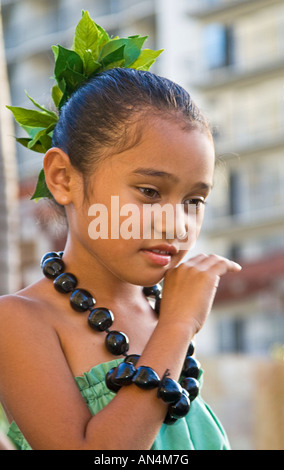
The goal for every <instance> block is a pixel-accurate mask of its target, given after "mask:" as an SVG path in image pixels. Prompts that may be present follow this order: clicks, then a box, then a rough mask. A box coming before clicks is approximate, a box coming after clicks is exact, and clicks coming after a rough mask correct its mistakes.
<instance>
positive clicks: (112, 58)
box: [101, 44, 125, 68]
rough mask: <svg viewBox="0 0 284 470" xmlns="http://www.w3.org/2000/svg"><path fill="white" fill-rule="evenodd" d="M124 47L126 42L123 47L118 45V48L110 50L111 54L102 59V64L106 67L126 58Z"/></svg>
mask: <svg viewBox="0 0 284 470" xmlns="http://www.w3.org/2000/svg"><path fill="white" fill-rule="evenodd" d="M124 48H125V44H123V45H122V46H121V47H118V48H117V49H114V50H113V51H110V53H109V54H107V55H106V56H104V58H103V59H101V63H102V66H103V67H104V68H106V67H108V66H109V65H110V64H112V63H114V62H118V61H121V60H124Z"/></svg>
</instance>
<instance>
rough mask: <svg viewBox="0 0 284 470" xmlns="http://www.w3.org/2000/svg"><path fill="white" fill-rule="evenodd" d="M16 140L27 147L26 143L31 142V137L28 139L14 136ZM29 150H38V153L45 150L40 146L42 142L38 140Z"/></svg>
mask: <svg viewBox="0 0 284 470" xmlns="http://www.w3.org/2000/svg"><path fill="white" fill-rule="evenodd" d="M16 141H17V142H19V144H21V145H23V146H24V147H26V148H29V146H28V145H29V143H30V142H31V139H29V138H28V137H18V138H16ZM31 150H33V151H34V152H38V153H45V152H46V150H45V148H44V147H43V146H42V144H41V143H38V142H37V143H36V144H35V145H34V146H33V148H32V149H31Z"/></svg>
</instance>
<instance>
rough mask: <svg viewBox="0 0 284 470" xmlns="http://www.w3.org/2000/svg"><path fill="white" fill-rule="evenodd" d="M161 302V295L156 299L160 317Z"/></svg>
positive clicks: (156, 308) (156, 307) (156, 309)
mask: <svg viewBox="0 0 284 470" xmlns="http://www.w3.org/2000/svg"><path fill="white" fill-rule="evenodd" d="M161 300H162V296H161V295H157V297H156V302H155V309H154V310H155V312H156V313H157V314H158V315H159V313H160V308H161Z"/></svg>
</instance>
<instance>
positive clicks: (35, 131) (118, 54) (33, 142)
mask: <svg viewBox="0 0 284 470" xmlns="http://www.w3.org/2000/svg"><path fill="white" fill-rule="evenodd" d="M147 37H148V36H143V37H141V36H139V35H137V36H129V37H127V38H119V37H115V38H111V37H109V35H108V33H107V32H106V31H105V30H104V29H103V28H102V27H101V26H99V25H97V24H96V23H95V22H94V21H93V20H92V19H91V18H90V15H89V13H88V12H87V11H84V10H83V11H82V18H81V20H80V21H79V23H78V24H77V26H76V30H75V36H74V40H73V45H72V49H71V50H69V49H65V48H64V47H62V46H60V45H57V46H52V50H53V54H54V59H55V67H54V79H55V81H56V84H55V85H54V86H53V88H52V100H53V102H54V104H55V106H56V108H57V111H58V112H54V111H51V110H49V109H47V108H46V107H45V106H41V105H39V104H38V103H37V102H36V101H34V100H33V99H32V98H31V97H30V96H29V95H28V94H27V96H28V98H29V99H30V100H31V102H32V103H33V104H34V106H35V107H36V108H37V109H26V108H20V107H15V106H7V108H8V109H10V110H11V111H12V113H13V115H14V118H15V120H16V121H17V123H18V124H19V125H20V126H21V127H22V128H23V129H24V130H25V131H26V132H27V134H28V137H25V138H22V137H21V138H17V139H16V140H17V141H18V142H19V143H20V144H22V145H23V146H25V147H27V148H29V149H31V150H34V151H35V152H39V153H46V152H47V150H48V149H50V148H51V145H52V133H53V130H54V128H55V126H56V123H57V121H58V119H59V117H58V114H59V111H60V108H61V107H62V106H63V105H64V104H65V103H66V102H67V101H68V99H69V98H70V96H71V95H72V93H73V92H74V91H75V90H76V89H77V88H78V86H79V85H81V84H82V83H83V82H85V81H86V80H88V79H89V78H91V77H93V76H94V75H95V74H98V73H100V72H103V71H105V70H109V69H113V68H116V67H125V68H133V69H137V70H149V68H150V67H151V65H152V64H153V63H154V62H155V60H156V58H157V57H158V56H159V55H160V54H161V52H162V49H161V50H158V51H153V50H151V49H142V46H143V44H144V42H145V40H146V39H147ZM41 198H52V195H51V193H50V192H49V190H48V187H47V185H46V182H45V176H44V170H43V169H42V170H41V171H40V174H39V177H38V182H37V186H36V190H35V192H34V194H33V196H32V197H31V199H33V200H35V201H38V200H39V199H41Z"/></svg>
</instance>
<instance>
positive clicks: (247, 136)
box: [2, 0, 284, 448]
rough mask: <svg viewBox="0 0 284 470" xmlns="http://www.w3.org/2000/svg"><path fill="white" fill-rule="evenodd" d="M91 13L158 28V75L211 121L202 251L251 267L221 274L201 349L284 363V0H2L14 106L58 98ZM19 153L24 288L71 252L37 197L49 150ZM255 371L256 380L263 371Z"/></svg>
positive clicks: (113, 28)
mask: <svg viewBox="0 0 284 470" xmlns="http://www.w3.org/2000/svg"><path fill="white" fill-rule="evenodd" d="M82 9H85V10H88V11H89V12H90V15H91V16H92V17H93V18H94V19H95V20H96V22H97V23H98V24H101V25H102V26H103V27H104V28H105V29H106V30H107V31H108V32H109V33H110V34H113V35H119V36H128V35H131V34H137V33H139V34H141V35H148V36H149V39H148V41H147V43H146V45H147V47H149V48H153V49H160V48H164V49H165V52H164V53H163V54H162V55H161V56H160V57H159V59H158V61H157V63H156V64H155V66H154V67H153V68H152V70H153V71H155V72H157V73H158V74H160V75H164V76H167V77H168V78H171V79H173V80H175V81H177V82H178V83H180V84H182V85H183V86H185V87H186V88H187V89H188V90H189V91H190V93H191V94H192V96H193V98H194V100H195V101H196V102H197V103H198V104H199V105H201V108H202V109H203V111H204V112H205V113H206V114H207V115H208V116H209V118H210V120H211V123H212V127H213V131H214V136H215V142H216V152H217V156H218V163H217V168H216V178H215V186H214V189H213V191H212V194H211V196H210V197H209V200H208V206H207V209H206V210H207V220H206V222H205V225H204V230H203V235H202V237H201V238H200V241H199V242H198V244H197V247H196V250H197V251H203V250H205V252H215V253H218V254H220V255H224V256H229V257H231V258H233V259H235V260H237V261H238V262H240V263H241V264H242V266H243V271H242V273H241V274H238V275H229V276H227V277H226V278H225V279H223V280H222V281H221V283H220V288H219V290H218V294H217V297H216V301H215V304H214V308H213V312H212V314H211V316H210V318H209V321H208V323H207V324H206V326H205V328H204V330H202V331H201V332H200V334H199V335H198V349H199V352H200V354H201V355H203V356H210V355H215V357H216V356H217V355H218V354H221V353H226V354H228V353H233V354H235V353H246V354H249V355H250V356H251V357H252V356H255V355H258V356H266V358H269V357H271V355H272V356H273V357H277V358H281V359H282V360H283V349H282V347H283V343H284V236H283V235H284V165H283V157H284V134H283V124H284V81H283V74H284V4H283V1H281V0H190V1H187V0H74V1H73V0H68V1H67V0H2V16H3V25H4V38H5V47H6V58H7V65H8V74H9V81H10V87H11V96H12V104H13V105H15V106H24V107H28V106H29V101H28V100H27V98H26V95H25V93H24V90H27V92H28V93H29V94H30V95H31V96H32V97H33V98H34V99H36V100H37V101H38V102H40V103H43V104H45V105H47V106H48V105H51V99H50V89H51V86H52V84H53V80H52V74H53V54H52V51H51V45H53V44H57V43H60V44H63V45H65V46H66V47H70V46H71V42H72V37H73V34H74V28H75V25H76V23H77V22H78V20H79V18H80V16H81V10H82ZM15 132H17V133H19V132H20V131H19V129H16V131H15ZM17 155H18V168H19V179H20V209H21V210H20V213H21V272H22V285H23V286H24V285H26V284H28V283H30V282H32V281H34V280H36V279H37V278H38V276H39V275H40V271H39V267H38V262H39V259H40V257H41V255H42V253H43V252H44V251H45V250H48V249H50V248H52V249H62V248H63V246H64V240H65V229H64V227H61V226H56V225H55V224H54V223H50V222H49V221H50V216H51V213H50V209H49V206H48V205H47V204H46V203H38V204H35V203H33V202H31V201H29V197H30V195H31V194H32V193H33V190H34V187H35V183H36V178H37V175H38V172H39V170H40V169H41V167H42V157H41V155H40V154H36V153H34V154H33V153H32V152H30V151H26V150H25V149H24V148H22V147H20V146H19V147H18V148H17ZM35 219H36V220H37V221H38V223H35ZM48 222H49V223H48ZM241 361H242V359H241ZM226 367H227V369H226V370H227V372H228V371H229V369H230V368H229V366H228V365H227V366H226ZM267 367H268V366H267ZM232 368H233V365H232ZM258 368H259V370H260V369H261V368H260V366H258ZM237 369H238V368H237ZM238 370H240V371H241V370H242V367H241V366H240V367H239V369H238ZM246 370H247V375H246V377H247V378H248V376H249V375H251V374H250V372H251V370H252V369H250V368H248V369H246ZM277 370H278V369H277ZM248 371H250V372H248ZM228 376H230V374H228ZM282 383H283V380H282ZM275 387H276V385H275ZM251 390H252V389H251ZM246 393H252V392H249V390H246ZM250 405H251V402H249V403H247V404H246V406H244V408H243V411H244V413H248V411H249V410H248V407H249V406H250ZM279 406H280V405H279ZM279 410H280V408H279ZM282 412H283V411H279V413H280V414H281V413H282ZM221 413H222V411H221ZM276 414H277V413H276ZM238 415H239V409H238V407H235V417H236V416H238ZM246 416H248V415H246ZM225 418H226V417H225ZM282 425H283V421H282ZM250 426H252V424H251V423H250ZM283 427H284V426H283ZM258 432H259V430H258ZM278 436H279V433H278ZM282 437H283V434H282ZM243 439H247V443H246V444H245V443H244V442H243V441H242V442H240V440H239V441H236V442H238V443H239V444H240V445H241V446H242V447H243V448H245V447H246V445H247V447H248V448H249V446H251V445H253V444H252V441H250V440H249V439H250V438H249V437H248V436H247V435H245V434H244V435H243ZM260 441H261V439H259V442H260ZM236 445H238V444H236ZM277 445H278V446H279V444H277ZM271 447H273V445H272V444H271Z"/></svg>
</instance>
